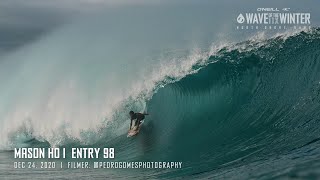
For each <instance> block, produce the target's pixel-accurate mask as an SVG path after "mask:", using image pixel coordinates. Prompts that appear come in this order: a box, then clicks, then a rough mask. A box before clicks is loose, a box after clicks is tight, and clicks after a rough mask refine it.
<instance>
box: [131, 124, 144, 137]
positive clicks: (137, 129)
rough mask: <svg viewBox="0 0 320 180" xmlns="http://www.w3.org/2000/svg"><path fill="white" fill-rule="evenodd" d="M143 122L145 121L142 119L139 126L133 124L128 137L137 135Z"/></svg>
mask: <svg viewBox="0 0 320 180" xmlns="http://www.w3.org/2000/svg"><path fill="white" fill-rule="evenodd" d="M143 122H144V121H141V124H140V125H139V127H137V126H133V127H132V128H131V130H129V132H128V135H127V137H132V136H135V135H137V134H138V133H139V131H140V129H141V125H142V123H143Z"/></svg>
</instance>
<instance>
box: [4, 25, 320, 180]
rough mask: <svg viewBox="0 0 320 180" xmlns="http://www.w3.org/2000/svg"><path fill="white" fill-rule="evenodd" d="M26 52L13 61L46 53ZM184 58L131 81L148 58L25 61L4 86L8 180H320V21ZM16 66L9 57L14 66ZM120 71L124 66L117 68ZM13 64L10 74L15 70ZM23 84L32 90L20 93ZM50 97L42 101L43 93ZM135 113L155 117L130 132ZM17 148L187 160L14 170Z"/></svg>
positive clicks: (175, 57)
mask: <svg viewBox="0 0 320 180" xmlns="http://www.w3.org/2000/svg"><path fill="white" fill-rule="evenodd" d="M76 43H77V42H76ZM40 44H43V43H40ZM32 48H36V49H38V50H39V48H40V50H41V47H40V46H37V45H35V47H32ZM55 48H56V49H57V51H63V49H59V47H55ZM40 50H39V51H40ZM27 52H28V51H22V52H20V54H18V55H13V56H12V57H11V56H9V57H6V59H11V58H17V56H18V57H20V56H23V57H24V58H29V59H32V58H33V57H36V55H34V54H33V55H32V56H31V55H28V53H27ZM41 53H42V54H46V52H43V51H42V52H41ZM65 53H66V54H67V53H68V52H65ZM185 54H186V53H184V52H183V53H181V52H174V53H170V55H169V56H170V57H171V59H170V61H162V62H161V64H160V65H159V66H155V68H154V69H155V70H153V71H145V72H143V73H142V74H133V75H130V77H128V76H126V75H124V76H121V77H120V76H119V75H118V74H117V73H120V74H121V73H123V74H126V73H127V74H130V73H128V72H133V73H135V70H136V69H137V67H140V66H141V65H140V64H139V62H137V64H135V63H123V64H121V63H120V64H115V65H110V66H108V68H109V69H108V71H107V72H106V70H105V68H104V67H101V66H100V64H101V63H99V62H100V61H102V60H101V59H99V58H97V59H98V61H94V62H95V63H96V64H86V63H85V61H83V62H79V63H80V64H81V68H78V67H74V66H72V64H73V63H74V62H73V61H70V62H67V65H66V66H64V67H61V66H59V63H57V62H50V63H47V64H46V66H40V65H39V68H38V69H37V68H35V69H28V68H26V67H29V64H28V62H27V63H25V64H24V66H23V67H20V68H21V69H20V71H16V72H20V74H18V75H17V76H15V77H14V79H11V80H10V83H7V84H5V85H6V86H5V87H6V88H2V89H1V90H0V95H1V96H0V97H1V100H2V101H5V102H7V103H2V104H1V105H2V107H1V110H0V111H1V112H0V114H1V115H2V117H3V119H4V120H2V121H3V122H4V123H2V124H3V130H2V132H1V135H2V136H1V137H2V139H1V146H0V147H1V149H2V150H1V152H0V179H26V177H27V179H60V178H61V179H95V178H101V179H103V178H110V179H115V178H120V179H133V178H137V179H167V178H173V179H208V178H212V179H320V128H319V127H320V30H319V29H312V30H309V31H302V32H296V33H292V34H286V33H284V34H281V35H277V36H274V37H270V38H266V39H259V38H258V39H249V40H246V41H242V42H239V43H228V44H224V45H221V46H219V47H217V46H214V47H212V48H211V49H210V50H209V51H202V50H198V51H196V52H191V53H187V55H185ZM165 58H166V57H163V59H165ZM32 61H34V60H33V59H32ZM41 61H42V60H39V63H40V64H41ZM39 63H34V62H33V63H32V65H31V63H30V66H33V67H34V64H39ZM68 63H69V64H68ZM11 64H12V61H9V60H8V61H6V62H4V64H3V66H7V67H9V66H11ZM128 64H129V65H128ZM47 66H48V67H47ZM128 66H134V68H133V69H130V68H131V67H128ZM43 67H47V68H43ZM52 67H60V68H52ZM67 68H70V69H72V68H73V69H72V73H69V74H67V75H66V73H65V72H66V71H65V70H66V69H67ZM36 69H37V71H40V72H39V73H43V72H46V73H47V75H48V77H49V78H50V77H53V74H58V73H57V71H58V72H59V73H60V71H59V70H61V73H65V74H64V76H66V77H68V78H63V79H64V81H63V82H60V81H58V80H59V79H61V77H59V76H54V77H56V78H55V79H53V80H50V82H46V81H45V80H43V78H42V77H39V76H34V78H33V80H32V81H30V80H29V81H28V77H30V76H29V75H31V74H34V71H35V70H36ZM50 69H55V71H50ZM112 69H117V70H118V71H117V72H114V73H110V72H112ZM120 69H121V70H120ZM2 70H3V71H1V72H0V75H1V74H2V75H3V74H5V73H6V74H8V73H9V74H10V72H4V71H5V70H4V69H2ZM42 71H43V72H42ZM104 73H109V74H108V76H104V75H105V74H104ZM51 74H52V76H50V75H51ZM79 74H81V75H82V76H80V77H79V76H78V75H79ZM92 74H93V75H92ZM146 74H147V75H146ZM91 75H92V77H91ZM131 76H134V78H135V79H134V80H133V79H131ZM104 77H106V83H105V84H103V83H101V82H102V81H104ZM2 78H3V77H2ZM97 78H98V79H97ZM0 79H1V77H0ZM1 80H3V79H1ZM132 81H134V83H133V82H132ZM3 82H4V81H3ZM18 84H19V87H23V88H18V89H17V88H16V87H18ZM36 84H40V85H39V87H36V88H35V85H36ZM43 84H46V86H42V85H43ZM88 86H89V87H88ZM110 87H111V88H110ZM126 87H129V88H126ZM13 89H14V90H13ZM34 89H36V90H37V92H34V91H33V90H34ZM83 89H85V90H83ZM108 89H111V90H110V91H108ZM22 92H23V93H22ZM25 94H27V95H25ZM102 94H103V97H102V96H101V95H102ZM13 95H14V97H15V98H12V96H13ZM79 97H81V98H79ZM39 98H40V99H42V101H41V102H38V101H35V99H39ZM105 102H107V103H105ZM70 107H73V108H70ZM35 109H37V111H35ZM102 109H104V110H105V111H107V112H105V111H103V110H102ZM130 110H134V111H136V112H148V113H149V114H150V115H149V116H147V117H146V119H145V122H144V123H143V126H142V129H141V132H140V133H139V135H138V136H136V137H134V138H127V137H126V135H127V134H126V133H127V130H128V127H129V117H128V112H129V111H130ZM22 116H23V117H22ZM46 117H50V118H49V119H48V118H46ZM16 147H61V148H67V149H70V148H71V147H100V148H103V147H114V148H115V150H116V159H115V161H181V162H182V163H183V165H182V168H181V169H125V170H124V169H92V168H91V169H66V168H64V169H60V168H56V169H14V168H13V162H15V161H17V159H14V158H13V151H12V150H13V148H16ZM69 160H70V159H68V158H67V159H59V160H55V161H56V162H57V163H60V162H66V161H69ZM26 161H27V160H26ZM34 161H36V162H37V161H43V160H34ZM46 161H47V160H46ZM79 161H80V160H79ZM87 161H105V160H104V159H98V160H97V159H95V160H87ZM106 161H109V160H106Z"/></svg>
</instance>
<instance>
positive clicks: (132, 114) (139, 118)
mask: <svg viewBox="0 0 320 180" xmlns="http://www.w3.org/2000/svg"><path fill="white" fill-rule="evenodd" d="M129 115H130V119H131V122H130V128H129V130H131V127H132V121H133V120H135V119H136V122H135V124H134V127H139V125H140V124H141V121H142V120H144V118H145V115H149V114H147V113H135V112H133V111H130V112H129Z"/></svg>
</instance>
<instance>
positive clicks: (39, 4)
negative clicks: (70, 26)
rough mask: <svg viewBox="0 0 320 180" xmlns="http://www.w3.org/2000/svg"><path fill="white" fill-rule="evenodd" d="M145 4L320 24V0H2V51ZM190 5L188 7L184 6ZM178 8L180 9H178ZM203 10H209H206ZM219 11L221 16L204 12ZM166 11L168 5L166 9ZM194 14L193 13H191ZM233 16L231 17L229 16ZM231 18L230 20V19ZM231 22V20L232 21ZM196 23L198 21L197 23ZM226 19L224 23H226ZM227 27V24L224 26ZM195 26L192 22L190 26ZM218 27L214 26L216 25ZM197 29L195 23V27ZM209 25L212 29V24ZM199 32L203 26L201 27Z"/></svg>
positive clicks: (216, 17) (209, 18)
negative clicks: (260, 11) (290, 14)
mask: <svg viewBox="0 0 320 180" xmlns="http://www.w3.org/2000/svg"><path fill="white" fill-rule="evenodd" d="M132 6H135V7H142V8H141V9H143V8H145V9H148V7H153V8H155V9H157V6H161V7H164V6H165V7H170V6H172V7H173V8H169V9H170V10H169V11H170V12H174V11H176V12H177V15H180V16H181V17H180V20H184V19H183V18H184V17H183V15H184V14H185V15H186V16H192V15H193V14H194V16H198V17H199V18H198V19H205V20H204V21H207V22H208V24H210V23H212V24H214V23H213V22H214V21H218V20H219V19H223V18H225V19H227V22H226V23H229V22H231V21H232V19H233V16H234V15H236V14H238V13H239V12H243V11H244V10H246V9H248V10H252V9H254V8H257V7H291V8H292V9H296V10H299V11H301V12H302V11H305V12H311V15H312V22H313V25H316V26H317V25H319V17H320V11H319V9H318V7H320V3H319V1H307V2H305V1H298V0H285V1H284V0H282V1H281V0H280V1H278V0H271V1H268V2H266V1H253V0H242V1H236V2H233V1H231V0H227V1H222V0H218V1H210V0H202V1H201V0H200V1H192V0H185V1H179V0H175V1H169V0H168V1H164V0H161V1H160V0H135V1H132V0H55V1H52V0H1V1H0V52H1V51H7V50H12V49H15V48H17V47H19V46H21V45H23V44H26V43H29V42H32V41H34V40H36V39H37V37H40V36H41V35H44V34H45V33H48V32H50V31H54V30H55V29H56V28H58V27H60V26H62V25H64V24H67V23H70V22H72V21H73V20H74V19H79V18H81V17H86V16H90V15H91V14H94V13H97V12H99V11H117V9H122V10H123V9H125V8H128V9H130V7H132ZM184 6H185V7H187V8H186V9H184V8H181V7H184ZM174 8H176V10H175V9H174ZM203 9H206V10H204V11H203ZM210 9H211V10H212V11H216V12H218V13H219V15H216V14H218V13H216V14H213V13H212V15H214V16H211V14H210V15H209V16H208V15H206V14H205V13H204V15H203V17H200V15H199V14H201V13H202V12H205V11H207V12H209V11H210ZM163 13H164V14H165V13H167V12H166V8H163ZM190 14H191V15H190ZM229 16H230V17H229ZM228 18H229V19H230V20H228ZM178 20H179V19H178ZM228 21H229V22H228ZM195 23H196V22H195ZM222 23H224V22H221V23H220V24H222ZM222 26H224V25H222ZM190 27H192V25H191V26H190ZM215 27H216V26H213V25H212V28H215ZM193 28H194V26H193ZM209 28H211V27H210V26H209ZM198 31H199V29H198ZM222 31H223V30H222Z"/></svg>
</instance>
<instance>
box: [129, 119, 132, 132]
mask: <svg viewBox="0 0 320 180" xmlns="http://www.w3.org/2000/svg"><path fill="white" fill-rule="evenodd" d="M131 126H132V119H131V120H130V127H129V130H130V129H131Z"/></svg>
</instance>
